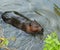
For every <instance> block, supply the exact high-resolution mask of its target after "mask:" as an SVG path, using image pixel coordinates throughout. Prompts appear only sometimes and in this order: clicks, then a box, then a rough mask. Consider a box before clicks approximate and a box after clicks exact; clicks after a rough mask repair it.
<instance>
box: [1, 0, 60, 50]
mask: <svg viewBox="0 0 60 50" xmlns="http://www.w3.org/2000/svg"><path fill="white" fill-rule="evenodd" d="M0 11H2V12H4V11H18V12H20V13H22V14H23V15H25V16H26V17H28V18H30V19H31V20H36V21H37V22H38V23H40V24H41V25H42V27H43V28H44V37H46V35H47V34H49V33H51V32H53V31H55V32H57V34H58V36H59V39H60V0H12V1H11V0H1V1H0ZM0 27H2V30H3V31H2V32H3V33H4V34H3V35H4V36H5V37H6V38H11V37H15V38H16V41H14V40H9V45H8V47H9V48H10V49H12V50H13V49H14V50H15V49H16V50H37V49H38V50H43V41H42V40H41V39H40V37H39V36H36V37H33V36H30V35H28V34H26V33H25V32H23V31H21V30H18V29H16V28H14V27H13V26H11V25H8V24H6V23H4V22H3V20H2V19H1V17H0ZM1 36H2V35H1Z"/></svg>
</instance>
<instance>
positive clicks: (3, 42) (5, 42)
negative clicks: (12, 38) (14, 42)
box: [0, 38, 9, 47]
mask: <svg viewBox="0 0 60 50" xmlns="http://www.w3.org/2000/svg"><path fill="white" fill-rule="evenodd" d="M8 43H9V41H8V39H6V38H0V47H3V46H7V45H8Z"/></svg>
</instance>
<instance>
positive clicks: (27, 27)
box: [1, 11, 44, 35]
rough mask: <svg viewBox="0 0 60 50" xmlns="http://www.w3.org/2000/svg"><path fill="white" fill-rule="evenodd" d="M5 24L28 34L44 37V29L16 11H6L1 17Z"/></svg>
mask: <svg viewBox="0 0 60 50" xmlns="http://www.w3.org/2000/svg"><path fill="white" fill-rule="evenodd" d="M1 17H2V19H3V21H4V22H6V23H8V24H10V25H12V26H14V27H16V28H18V29H21V30H23V31H25V32H26V33H28V34H31V35H36V34H41V35H43V31H44V29H43V28H42V26H41V25H40V24H39V23H38V22H37V21H36V20H33V21H32V20H30V19H29V18H27V17H25V16H24V15H23V14H20V13H18V12H16V11H6V12H4V13H3V14H2V15H1Z"/></svg>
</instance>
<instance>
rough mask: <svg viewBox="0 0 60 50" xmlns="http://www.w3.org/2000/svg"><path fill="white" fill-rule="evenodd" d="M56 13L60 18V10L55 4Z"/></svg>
mask: <svg viewBox="0 0 60 50" xmlns="http://www.w3.org/2000/svg"><path fill="white" fill-rule="evenodd" d="M54 11H55V13H56V14H57V15H59V16H60V8H59V7H58V6H57V5H56V4H54Z"/></svg>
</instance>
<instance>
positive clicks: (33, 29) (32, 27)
mask: <svg viewBox="0 0 60 50" xmlns="http://www.w3.org/2000/svg"><path fill="white" fill-rule="evenodd" d="M26 31H27V32H29V33H31V34H33V35H34V34H43V31H44V30H43V28H42V26H41V25H40V24H38V23H37V22H36V21H35V20H34V21H32V22H31V23H30V24H29V25H28V24H27V25H26Z"/></svg>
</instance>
